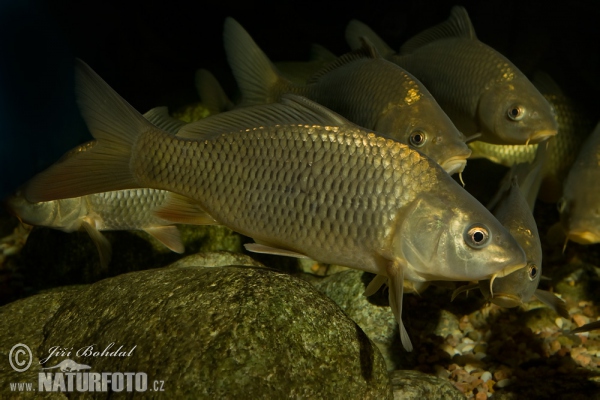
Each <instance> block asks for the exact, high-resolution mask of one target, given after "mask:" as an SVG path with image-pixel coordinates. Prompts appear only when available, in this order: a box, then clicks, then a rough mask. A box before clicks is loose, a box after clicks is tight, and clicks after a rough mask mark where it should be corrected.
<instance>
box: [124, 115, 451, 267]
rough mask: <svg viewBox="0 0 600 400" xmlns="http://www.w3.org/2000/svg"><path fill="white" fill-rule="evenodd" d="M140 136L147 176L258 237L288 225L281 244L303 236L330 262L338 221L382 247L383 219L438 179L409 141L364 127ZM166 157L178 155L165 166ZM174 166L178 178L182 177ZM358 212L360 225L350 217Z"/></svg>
mask: <svg viewBox="0 0 600 400" xmlns="http://www.w3.org/2000/svg"><path fill="white" fill-rule="evenodd" d="M273 138H277V140H273ZM232 139H235V140H232ZM166 143H168V144H166ZM234 143H235V145H234ZM357 144H358V146H357ZM138 146H139V147H138V148H137V149H135V150H134V154H135V155H136V156H134V158H133V161H132V165H133V166H134V168H135V170H136V171H140V172H138V173H137V176H138V177H139V179H140V183H141V184H143V185H144V186H148V187H161V188H164V189H167V190H169V189H176V190H177V191H178V192H179V193H181V194H183V195H185V196H189V197H192V198H195V199H198V200H199V201H200V202H201V204H202V207H203V208H204V209H205V210H207V211H208V212H209V214H210V215H211V216H212V217H213V218H215V219H216V220H217V221H219V222H220V223H222V224H224V225H227V226H229V227H231V228H232V229H234V230H237V231H239V232H241V233H243V234H245V235H247V236H250V237H253V238H257V239H260V238H264V239H263V240H265V241H270V242H272V239H270V238H273V237H275V238H278V237H282V235H281V233H282V230H288V231H287V232H286V235H285V236H286V239H285V240H284V239H280V241H279V242H278V243H277V244H278V245H279V246H281V247H284V248H288V249H291V250H295V251H298V252H302V251H303V249H302V248H299V247H298V245H297V244H298V243H303V244H304V245H306V246H308V247H310V248H313V249H314V252H315V256H317V255H318V257H317V258H320V259H324V260H325V262H329V261H330V262H334V260H337V262H339V258H338V257H339V256H341V255H342V254H339V251H338V250H337V249H336V248H335V247H336V246H335V243H336V241H337V240H338V234H337V233H338V232H341V231H344V232H348V233H349V234H351V235H350V236H348V237H347V240H348V242H352V243H353V244H354V246H357V247H370V248H376V247H379V246H380V244H381V243H383V242H385V241H386V234H387V232H386V230H385V229H383V228H382V227H383V226H384V225H383V223H384V222H385V221H391V220H394V219H395V214H396V213H397V212H398V210H399V209H400V208H402V206H404V205H405V204H407V203H409V202H410V201H412V200H414V199H415V197H416V195H417V192H416V188H417V187H418V189H419V191H427V190H430V189H431V188H432V187H433V186H434V185H435V183H436V182H437V181H438V179H439V178H438V176H437V175H439V171H437V170H435V169H434V168H432V167H431V165H428V161H427V160H426V159H425V158H423V157H422V156H419V155H418V153H416V152H411V151H410V150H409V149H408V147H407V146H404V145H402V144H400V143H397V142H395V141H392V140H386V139H383V138H380V137H376V136H375V135H374V134H372V133H367V132H363V131H359V130H355V131H350V132H344V133H340V132H335V131H334V132H332V131H330V130H328V128H327V127H320V126H314V127H312V128H311V129H310V130H306V129H302V127H294V126H285V127H276V128H273V129H269V128H264V129H262V130H256V131H253V132H250V133H241V132H233V133H229V134H223V135H221V136H220V137H219V138H218V139H216V140H211V141H205V142H195V141H183V142H182V141H173V138H172V137H170V136H166V135H165V134H164V133H162V132H150V133H148V134H145V135H144V136H142V137H141V138H140V139H139V142H138ZM233 147H235V148H236V150H237V151H233ZM184 148H187V152H186V153H187V154H183V152H182V149H184ZM351 148H352V149H353V151H352V153H353V154H350V153H351V152H350V149H351ZM138 154H139V155H140V156H139V157H138V156H137V155H138ZM276 154H281V156H280V157H275V155H276ZM389 155H392V156H393V157H392V158H389ZM187 157H191V158H194V159H196V160H197V163H198V167H197V168H193V169H189V168H187V167H186V164H187V162H186V158H187ZM167 159H169V160H171V161H175V163H173V162H171V163H170V164H169V167H168V168H166V167H165V160H167ZM384 160H385V162H383V161H384ZM386 164H387V167H386ZM225 165H227V167H228V171H227V173H223V172H224V169H225V168H224V166H225ZM141 171H152V174H145V173H142V172H141ZM408 171H413V174H412V178H413V179H408V178H410V176H409V175H407V174H406V173H407V172H408ZM172 174H175V175H176V176H177V181H179V182H181V184H180V185H178V186H177V187H173V182H174V181H173V178H172ZM347 178H349V179H347ZM415 178H416V179H415ZM184 182H185V183H184ZM341 182H344V183H346V185H345V186H341V185H340V183H341ZM350 182H351V183H352V185H351V184H349V183H350ZM336 185H337V190H336V191H332V190H331V188H333V187H336ZM282 187H285V188H286V189H285V190H283V191H282V190H281V188H282ZM357 198H360V199H361V200H362V201H356V199H357ZM232 210H236V212H235V213H232ZM303 217H304V218H303ZM339 217H343V218H339ZM355 221H360V223H361V224H362V228H363V229H361V230H353V229H351V228H350V227H349V226H348V225H349V224H353V223H354V222H355ZM290 234H292V236H290ZM352 234H353V235H352ZM344 252H346V251H344ZM328 253H333V255H331V256H328ZM344 258H347V257H344ZM347 262H349V263H351V264H354V262H352V260H347ZM363 267H364V266H363Z"/></svg>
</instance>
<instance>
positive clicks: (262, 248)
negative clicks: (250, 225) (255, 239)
mask: <svg viewBox="0 0 600 400" xmlns="http://www.w3.org/2000/svg"><path fill="white" fill-rule="evenodd" d="M244 247H245V248H246V250H248V251H251V252H253V253H261V254H273V255H276V256H285V257H295V258H310V257H308V256H306V255H304V254H301V253H296V252H295V251H291V250H285V249H279V248H277V247H271V246H268V245H265V244H260V243H247V244H245V245H244Z"/></svg>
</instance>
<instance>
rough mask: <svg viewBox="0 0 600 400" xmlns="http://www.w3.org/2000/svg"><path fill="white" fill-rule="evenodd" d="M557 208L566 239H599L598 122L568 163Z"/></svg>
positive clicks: (598, 241)
mask: <svg viewBox="0 0 600 400" xmlns="http://www.w3.org/2000/svg"><path fill="white" fill-rule="evenodd" d="M558 211H559V213H560V224H561V225H562V228H563V230H564V232H565V234H566V241H567V242H568V241H569V240H570V241H573V242H576V243H579V244H594V243H600V122H599V123H598V124H597V125H596V127H595V128H594V130H593V132H592V133H591V135H590V136H589V137H588V138H587V139H586V141H585V142H584V143H583V145H582V146H581V149H580V150H579V153H578V154H577V158H576V160H575V162H574V163H573V165H572V166H571V169H570V171H569V174H568V175H567V178H566V180H565V182H564V186H563V195H562V197H561V199H560V200H559V201H558ZM567 242H565V246H566V243H567Z"/></svg>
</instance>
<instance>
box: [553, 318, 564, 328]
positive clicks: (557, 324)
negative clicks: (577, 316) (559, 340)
mask: <svg viewBox="0 0 600 400" xmlns="http://www.w3.org/2000/svg"><path fill="white" fill-rule="evenodd" d="M554 323H555V324H556V326H558V328H559V329H562V327H563V320H562V318H560V317H558V318H556V319H555V320H554Z"/></svg>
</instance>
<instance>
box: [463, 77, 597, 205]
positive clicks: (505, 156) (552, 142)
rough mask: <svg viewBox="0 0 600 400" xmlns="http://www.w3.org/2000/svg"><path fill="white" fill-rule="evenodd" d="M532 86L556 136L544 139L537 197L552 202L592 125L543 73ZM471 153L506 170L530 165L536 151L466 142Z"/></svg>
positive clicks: (535, 147) (531, 148) (554, 200)
mask: <svg viewBox="0 0 600 400" xmlns="http://www.w3.org/2000/svg"><path fill="white" fill-rule="evenodd" d="M533 83H534V84H535V85H536V87H538V88H539V90H540V92H541V93H542V94H543V96H544V98H546V100H548V102H549V103H550V105H551V106H552V108H553V109H554V115H555V118H556V122H557V124H558V132H559V133H560V134H558V135H556V136H554V137H551V138H549V139H548V143H547V145H548V147H547V153H548V155H547V160H546V162H545V164H544V166H543V172H542V175H543V177H542V183H541V187H540V191H539V194H538V197H539V198H540V199H541V200H542V201H545V202H549V203H554V202H556V201H558V199H559V198H560V196H561V195H562V184H563V181H564V179H565V178H566V176H567V174H568V172H569V168H570V167H571V165H572V164H573V162H574V161H575V157H576V156H577V152H578V151H579V149H580V147H581V144H582V143H583V141H584V140H585V139H586V138H587V136H589V133H590V132H591V131H592V129H593V127H594V125H593V122H592V120H591V119H590V118H589V117H588V116H587V115H586V114H585V113H583V112H582V111H581V107H579V106H578V105H577V104H576V103H575V102H574V101H573V100H572V99H571V98H569V97H568V96H566V95H565V94H563V93H562V91H561V90H560V88H559V87H558V86H557V85H556V84H555V83H554V81H551V78H550V77H549V76H547V75H546V74H543V73H541V72H538V73H537V74H536V75H535V76H534V79H533ZM468 145H469V148H470V149H471V150H472V151H473V152H472V154H471V157H470V158H487V159H488V160H490V161H492V162H495V163H497V164H501V165H504V166H507V167H510V166H513V165H515V164H520V163H532V162H533V160H534V157H535V153H536V151H537V147H538V145H537V144H534V145H528V146H525V145H498V144H492V143H486V142H482V141H475V142H470V143H469V144H468Z"/></svg>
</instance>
